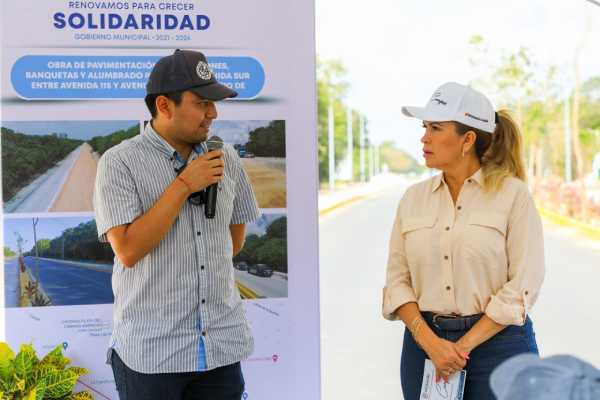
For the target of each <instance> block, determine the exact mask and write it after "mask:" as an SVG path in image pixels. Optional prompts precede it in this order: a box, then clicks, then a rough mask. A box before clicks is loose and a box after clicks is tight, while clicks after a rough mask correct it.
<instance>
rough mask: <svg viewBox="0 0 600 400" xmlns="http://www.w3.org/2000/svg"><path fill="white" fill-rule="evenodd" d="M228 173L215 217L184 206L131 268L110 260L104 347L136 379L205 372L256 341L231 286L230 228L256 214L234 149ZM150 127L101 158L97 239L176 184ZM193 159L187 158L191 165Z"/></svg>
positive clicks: (171, 153) (228, 152) (227, 154)
mask: <svg viewBox="0 0 600 400" xmlns="http://www.w3.org/2000/svg"><path fill="white" fill-rule="evenodd" d="M223 153H224V155H223V160H224V163H225V171H224V177H223V180H222V181H221V182H220V183H219V190H218V196H217V212H216V216H215V218H214V219H207V218H205V217H204V208H203V206H202V205H200V206H198V205H193V204H191V203H189V202H186V203H185V205H184V206H183V208H182V209H181V212H180V214H179V216H178V218H177V219H176V220H175V222H174V224H173V226H172V227H171V229H170V230H169V232H168V233H167V235H166V236H165V237H164V238H163V240H162V241H161V242H160V244H159V245H158V246H157V247H156V248H155V249H154V250H152V251H151V252H150V253H148V254H147V255H146V256H145V257H144V258H143V259H141V260H140V261H139V262H138V263H137V264H136V265H135V266H134V267H133V268H127V267H125V266H124V265H123V264H122V263H121V262H120V261H119V260H118V258H117V257H115V260H114V267H113V275H112V286H113V291H114V295H115V303H114V320H113V322H114V326H113V333H112V338H111V343H110V348H111V349H113V348H114V349H115V350H116V351H117V352H118V353H119V356H120V357H121V359H122V360H123V361H124V362H125V364H126V365H127V366H128V367H129V368H131V369H133V370H135V371H138V372H142V373H168V372H191V371H203V370H210V369H214V368H217V367H220V366H224V365H229V364H233V363H235V362H238V361H241V360H243V359H245V358H247V357H248V356H249V355H250V354H251V353H252V351H253V345H254V344H253V339H252V335H251V332H250V327H249V324H248V321H247V319H246V315H245V311H244V307H243V304H242V300H241V298H240V294H239V291H238V289H237V286H236V284H235V280H234V270H233V265H232V256H233V255H232V251H233V245H232V239H231V233H230V230H229V226H230V225H232V224H245V223H248V222H251V221H254V220H255V219H257V218H258V217H259V215H260V213H259V210H258V207H257V204H256V198H255V196H254V193H253V191H252V187H251V186H250V182H249V179H248V176H247V174H246V172H245V171H244V169H243V166H242V163H241V161H240V160H239V157H238V155H237V152H236V151H235V150H234V149H233V148H232V147H231V146H229V145H225V146H224V147H223ZM176 156H177V153H176V151H175V149H174V148H173V147H172V146H171V145H169V144H168V143H167V142H166V141H165V140H164V139H163V138H162V137H160V135H158V134H157V133H156V132H155V131H154V129H152V126H151V124H150V123H148V124H147V126H146V129H145V130H144V132H143V133H142V134H141V135H138V136H136V137H134V138H131V139H129V140H126V141H123V142H122V143H120V144H119V145H117V146H115V147H113V148H111V149H110V150H108V151H107V152H106V153H105V154H104V155H103V156H102V158H101V159H100V162H99V164H98V173H97V177H96V187H95V191H94V210H95V213H96V224H97V227H98V236H99V238H100V240H101V241H106V232H108V231H109V230H110V229H111V228H114V227H116V226H119V225H123V224H129V223H131V222H132V221H133V220H134V219H136V218H137V217H139V216H141V215H143V214H144V213H146V212H147V211H148V210H149V209H150V208H151V207H152V206H153V205H154V203H155V202H156V201H157V200H158V199H159V197H160V196H161V195H162V194H163V192H164V190H165V189H166V188H167V187H168V186H169V185H170V184H171V183H172V182H173V180H174V179H175V176H176V172H175V169H176V168H177V167H179V166H180V161H178V157H176ZM197 156H198V154H197V153H196V152H192V153H191V155H190V158H189V159H188V162H189V161H191V160H192V159H194V158H196V157H197Z"/></svg>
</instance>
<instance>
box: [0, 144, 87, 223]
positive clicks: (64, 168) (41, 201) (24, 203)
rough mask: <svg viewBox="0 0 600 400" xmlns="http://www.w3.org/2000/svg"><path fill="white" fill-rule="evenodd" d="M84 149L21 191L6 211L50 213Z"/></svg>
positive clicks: (5, 208)
mask: <svg viewBox="0 0 600 400" xmlns="http://www.w3.org/2000/svg"><path fill="white" fill-rule="evenodd" d="M82 147H83V145H82V146H79V147H78V148H76V149H75V150H73V151H72V152H71V153H70V154H69V155H68V156H67V157H66V158H65V159H64V160H62V161H60V162H59V163H58V164H56V166H54V167H52V168H51V169H49V170H48V171H46V172H45V173H44V174H43V175H41V176H39V177H38V178H36V179H35V180H34V181H33V182H31V183H30V184H29V185H27V186H26V187H25V188H23V189H21V190H20V191H19V192H18V193H17V194H16V195H15V196H14V197H13V198H12V199H11V201H10V202H8V203H6V205H5V206H4V211H5V212H14V213H25V212H40V211H48V210H49V209H50V207H51V206H52V204H53V202H54V199H55V198H56V196H58V194H59V192H60V190H61V188H62V187H63V184H64V182H65V180H66V179H67V177H68V175H69V172H70V171H71V169H72V168H73V165H74V163H75V161H77V159H78V157H79V154H80V152H81V149H82ZM40 172H42V171H40Z"/></svg>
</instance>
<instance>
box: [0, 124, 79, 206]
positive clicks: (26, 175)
mask: <svg viewBox="0 0 600 400" xmlns="http://www.w3.org/2000/svg"><path fill="white" fill-rule="evenodd" d="M0 132H1V134H2V190H3V192H4V200H5V201H8V200H10V199H11V198H12V197H13V196H14V195H15V194H16V193H17V192H18V191H19V190H21V189H22V188H24V187H25V186H27V185H28V184H29V183H30V182H31V181H33V180H34V179H35V178H37V177H38V176H39V175H41V174H43V173H44V172H46V171H47V170H48V169H50V168H52V167H53V166H54V165H56V163H58V162H59V161H61V160H63V159H64V158H65V157H66V156H67V155H68V154H69V153H70V152H72V151H73V150H75V148H77V147H78V146H79V145H80V144H81V143H82V141H81V140H73V139H65V138H64V137H60V136H59V135H57V134H52V135H44V136H38V135H24V134H22V133H17V132H15V131H13V130H12V129H8V128H4V127H2V128H0Z"/></svg>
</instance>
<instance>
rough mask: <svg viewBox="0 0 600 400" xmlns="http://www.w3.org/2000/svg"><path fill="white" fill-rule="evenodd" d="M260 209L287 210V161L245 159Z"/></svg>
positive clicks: (282, 159)
mask: <svg viewBox="0 0 600 400" xmlns="http://www.w3.org/2000/svg"><path fill="white" fill-rule="evenodd" d="M242 162H243V164H244V168H245V169H246V172H247V173H248V176H249V177H250V181H251V182H252V188H253V189H254V193H255V194H256V201H257V202H258V206H259V207H260V208H285V206H286V179H285V159H284V158H275V157H257V158H243V159H242Z"/></svg>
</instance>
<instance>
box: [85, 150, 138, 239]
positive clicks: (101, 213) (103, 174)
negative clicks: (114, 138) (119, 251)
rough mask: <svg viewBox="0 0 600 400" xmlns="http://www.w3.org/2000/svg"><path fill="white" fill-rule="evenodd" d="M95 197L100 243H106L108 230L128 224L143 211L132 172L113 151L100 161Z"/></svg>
mask: <svg viewBox="0 0 600 400" xmlns="http://www.w3.org/2000/svg"><path fill="white" fill-rule="evenodd" d="M93 200H94V213H95V218H96V228H97V230H98V239H99V240H100V241H101V242H107V238H106V233H107V232H108V231H109V230H110V229H112V228H114V227H116V226H119V225H124V224H129V223H131V222H133V220H135V219H136V218H137V217H139V216H140V215H142V214H143V209H142V203H141V200H140V197H139V195H138V192H137V189H136V185H135V181H134V180H133V177H132V176H131V171H130V170H129V168H127V166H126V165H125V164H124V163H123V161H122V160H120V159H119V158H118V157H117V156H116V155H115V154H113V153H111V152H107V153H105V154H104V155H103V156H102V158H100V161H99V162H98V171H97V174H96V184H95V187H94V197H93Z"/></svg>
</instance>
